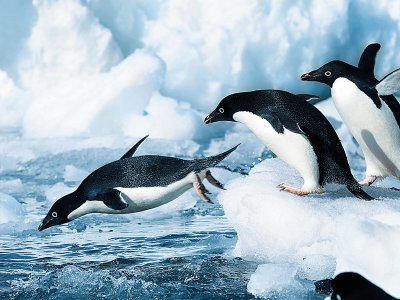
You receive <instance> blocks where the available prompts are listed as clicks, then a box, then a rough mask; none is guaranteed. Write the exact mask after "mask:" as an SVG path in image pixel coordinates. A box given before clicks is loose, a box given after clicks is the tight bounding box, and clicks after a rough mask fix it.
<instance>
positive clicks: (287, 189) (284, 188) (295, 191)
mask: <svg viewBox="0 0 400 300" xmlns="http://www.w3.org/2000/svg"><path fill="white" fill-rule="evenodd" d="M277 187H278V188H279V189H280V191H285V192H288V193H291V194H295V195H298V196H305V195H308V194H309V192H305V191H303V190H301V189H298V188H295V187H292V186H290V185H287V184H285V183H281V184H279V185H278V186H277Z"/></svg>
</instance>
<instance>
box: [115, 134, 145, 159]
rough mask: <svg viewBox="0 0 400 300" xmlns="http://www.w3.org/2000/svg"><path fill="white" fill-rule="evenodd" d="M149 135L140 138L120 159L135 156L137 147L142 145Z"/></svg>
mask: <svg viewBox="0 0 400 300" xmlns="http://www.w3.org/2000/svg"><path fill="white" fill-rule="evenodd" d="M148 137H149V135H146V136H145V137H142V138H141V139H140V140H139V141H138V142H137V143H136V144H135V145H133V147H132V148H131V149H129V150H128V152H126V153H125V154H124V155H122V157H121V158H120V159H124V158H128V157H132V156H133V154H135V152H136V150H137V149H138V148H139V146H140V145H141V144H142V143H143V141H144V140H145V139H147V138H148Z"/></svg>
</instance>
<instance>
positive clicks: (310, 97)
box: [296, 94, 321, 101]
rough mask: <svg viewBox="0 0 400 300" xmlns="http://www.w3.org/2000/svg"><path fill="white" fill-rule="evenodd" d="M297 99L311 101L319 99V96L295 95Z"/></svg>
mask: <svg viewBox="0 0 400 300" xmlns="http://www.w3.org/2000/svg"><path fill="white" fill-rule="evenodd" d="M296 96H297V97H299V98H300V99H302V100H304V101H311V100H314V99H320V98H321V97H320V96H316V95H311V94H297V95H296Z"/></svg>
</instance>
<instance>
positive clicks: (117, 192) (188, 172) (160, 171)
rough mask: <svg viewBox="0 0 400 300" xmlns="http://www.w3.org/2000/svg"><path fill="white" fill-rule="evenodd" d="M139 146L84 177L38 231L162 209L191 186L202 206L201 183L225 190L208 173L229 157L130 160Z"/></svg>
mask: <svg viewBox="0 0 400 300" xmlns="http://www.w3.org/2000/svg"><path fill="white" fill-rule="evenodd" d="M146 138H147V136H145V137H144V138H142V139H141V140H140V141H138V142H137V143H136V144H135V145H134V146H133V147H132V148H131V149H130V150H129V151H128V152H126V153H125V154H124V155H123V156H122V157H121V159H119V160H117V161H114V162H111V163H109V164H106V165H104V166H102V167H100V168H98V169H97V170H95V171H93V172H92V173H91V174H89V175H88V176H87V177H86V178H85V179H84V180H83V181H82V183H81V184H80V185H79V186H78V188H77V189H76V190H75V191H74V192H72V193H70V194H67V195H65V196H63V197H62V198H60V199H58V200H57V201H56V202H55V203H54V204H53V206H52V207H51V208H50V210H49V212H48V213H47V215H46V217H45V218H44V219H43V221H42V223H41V224H40V226H39V228H38V230H39V231H42V230H44V229H46V228H49V227H51V226H55V225H61V224H64V223H67V222H70V221H72V220H75V219H76V218H79V217H81V216H83V215H86V214H89V213H108V214H128V213H135V212H140V211H144V210H148V209H152V208H155V207H158V206H160V205H163V204H166V203H168V202H170V201H172V200H174V199H175V198H177V197H179V196H180V195H182V194H183V193H184V192H186V191H187V190H189V189H190V188H191V187H192V186H193V187H194V188H195V190H196V192H197V194H198V195H199V196H200V198H201V199H203V200H204V201H206V202H209V203H212V202H211V200H210V198H209V197H208V196H207V194H210V192H209V191H208V190H207V189H206V188H205V186H204V185H203V183H202V181H203V180H204V179H207V180H208V181H209V183H210V184H212V185H214V186H215V187H217V188H220V189H224V186H223V185H222V184H221V183H220V182H219V181H218V180H217V179H215V178H214V177H213V176H212V174H211V172H210V170H209V168H211V167H214V166H215V165H217V164H218V163H219V162H221V161H222V160H223V159H224V158H225V157H227V156H228V155H229V154H230V153H231V152H233V151H234V150H235V149H236V148H237V147H238V146H239V145H237V146H235V147H233V148H231V149H230V150H228V151H226V152H224V153H221V154H218V155H215V156H210V157H205V158H201V159H195V160H184V159H180V158H175V157H167V156H159V155H144V156H137V157H132V156H133V155H134V153H135V152H136V150H137V149H138V147H139V146H140V144H141V143H142V142H143V141H144V140H145V139H146Z"/></svg>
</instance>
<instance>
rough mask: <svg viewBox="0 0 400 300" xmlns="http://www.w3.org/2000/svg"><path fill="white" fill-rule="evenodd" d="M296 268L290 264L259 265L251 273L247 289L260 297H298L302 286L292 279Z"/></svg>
mask: <svg viewBox="0 0 400 300" xmlns="http://www.w3.org/2000/svg"><path fill="white" fill-rule="evenodd" d="M296 273H297V268H296V266H294V265H290V264H264V265H259V266H258V268H257V270H256V271H255V273H254V274H252V275H251V277H250V281H249V283H248V285H247V289H248V291H249V292H250V293H252V294H253V295H255V296H257V297H261V298H274V296H275V297H276V296H278V295H279V296H280V297H284V299H299V292H300V291H302V290H304V288H303V286H302V285H301V284H300V283H299V282H298V281H296V280H295V279H294V276H295V275H296Z"/></svg>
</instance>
